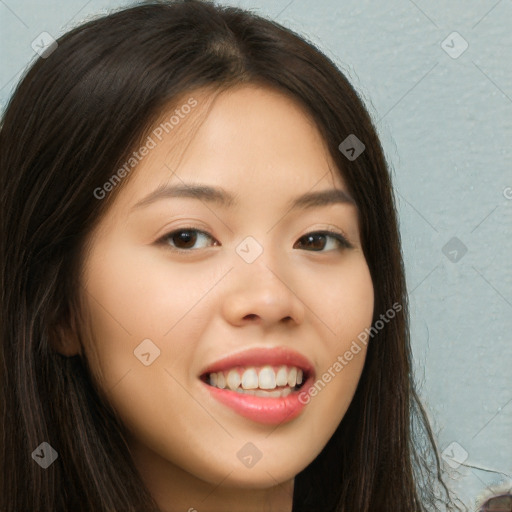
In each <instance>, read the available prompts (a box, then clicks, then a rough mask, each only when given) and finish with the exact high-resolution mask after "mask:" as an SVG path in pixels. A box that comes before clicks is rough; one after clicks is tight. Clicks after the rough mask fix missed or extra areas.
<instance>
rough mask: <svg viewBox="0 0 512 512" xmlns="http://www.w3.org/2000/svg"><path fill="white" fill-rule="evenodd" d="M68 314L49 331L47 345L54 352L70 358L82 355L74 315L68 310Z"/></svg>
mask: <svg viewBox="0 0 512 512" xmlns="http://www.w3.org/2000/svg"><path fill="white" fill-rule="evenodd" d="M67 313H68V314H66V315H63V316H61V317H60V319H59V320H57V321H56V322H54V323H53V326H51V327H50V329H49V343H50V345H51V347H52V348H53V350H55V352H58V353H59V354H61V355H63V356H66V357H72V356H76V355H82V344H81V342H80V331H79V329H78V325H79V323H78V321H77V318H76V316H75V314H74V313H73V312H72V311H71V310H70V309H68V312H67Z"/></svg>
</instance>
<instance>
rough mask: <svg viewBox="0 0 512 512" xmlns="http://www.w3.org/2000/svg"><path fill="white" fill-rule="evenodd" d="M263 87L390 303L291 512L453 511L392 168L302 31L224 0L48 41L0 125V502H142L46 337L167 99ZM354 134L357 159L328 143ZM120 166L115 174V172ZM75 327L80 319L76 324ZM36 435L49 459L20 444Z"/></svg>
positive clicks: (3, 506)
mask: <svg viewBox="0 0 512 512" xmlns="http://www.w3.org/2000/svg"><path fill="white" fill-rule="evenodd" d="M240 83H262V84H265V85H267V86H271V87H273V88H275V89H276V90H279V91H282V92H283V93H285V94H288V95H290V96H292V97H293V98H295V99H296V100H298V101H299V102H300V103H301V104H302V105H303V106H304V107H305V109H306V111H307V112H308V113H309V114H310V116H311V118H312V119H313V120H314V121H315V122H316V124H317V126H318V128H319V130H320V132H321V133H322V135H323V137H324V139H325V142H326V144H327V146H328V148H329V151H330V153H331V155H332V158H333V159H334V161H335V163H336V165H337V168H338V169H337V171H338V172H340V173H342V175H343V178H344V180H345V183H346V184H347V186H348V188H349V192H350V193H351V195H352V197H353V198H354V199H355V201H356V203H357V206H358V209H359V212H360V219H359V221H360V230H361V240H362V246H363V250H364V254H365V256H366V260H367V262H368V266H369V269H370V272H371V277H372V280H373V284H374V289H375V302H374V322H375V321H376V320H378V319H379V318H380V315H381V314H383V313H384V312H385V311H386V310H388V309H389V308H390V307H391V305H393V304H395V303H398V304H401V306H402V308H401V311H400V312H397V314H396V317H395V318H394V319H393V321H392V322H389V323H388V324H387V325H386V327H385V328H384V329H382V330H380V331H379V332H378V333H377V334H376V335H375V336H374V337H373V338H372V339H371V341H370V343H369V345H368V352H367V358H366V361H365V365H364V369H363V372H362V376H361V379H360V382H359V385H358V388H357V391H356V394H355V396H354V398H353V401H352V403H351V405H350V407H349V409H348V411H347V413H346V415H345V416H344V418H343V420H342V421H341V423H340V425H339V427H338V429H337V430H336V432H335V433H334V435H333V436H332V438H331V439H330V440H329V442H328V443H327V445H326V446H325V448H324V449H323V450H322V452H321V453H320V454H319V455H318V457H317V458H316V459H315V460H314V461H313V462H312V463H311V464H310V465H309V466H308V467H306V468H305V469H304V470H303V471H301V472H300V473H299V474H298V475H297V476H296V478H295V486H294V496H293V512H314V511H322V512H335V511H336V512H355V511H357V512H369V511H377V510H378V511H393V512H400V511H402V512H413V511H424V510H430V509H432V508H433V509H435V510H439V509H440V507H441V506H442V507H444V508H445V509H451V507H452V506H451V505H450V495H449V492H448V489H447V488H446V486H445V484H444V482H443V481H442V477H441V470H440V463H439V456H438V453H437V449H436V445H435V440H434V436H433V434H432V432H431V429H430V427H429V424H428V420H427V417H426V415H425V412H424V409H423V408H422V406H421V403H420V401H419V399H418V396H417V394H416V391H415V388H414V383H413V376H412V369H411V352H410V346H409V326H408V308H407V294H406V285H405V280H404V268H403V262H402V256H401V249H400V238H399V232H398V229H397V215H396V211H395V202H394V197H393V192H392V187H391V181H390V174H389V170H388V167H387V165H386V162H385V159H384V156H383V151H382V148H381V145H380V142H379V140H378V137H377V135H376V131H375V128H374V126H373V124H372V121H371V119H370V117H369V115H368V113H367V112H366V110H365V108H364V107H363V104H362V101H361V99H360V98H359V96H358V94H357V93H356V91H355V90H354V88H353V87H352V86H351V85H350V83H349V82H348V81H347V79H346V78H345V76H344V75H343V74H342V73H341V72H340V70H339V69H337V68H336V66H335V65H334V64H333V63H332V62H331V61H330V60H329V59H328V58H327V57H326V56H324V55H323V54H322V53H321V52H319V51H318V50H317V49H316V48H315V47H314V46H313V45H312V44H311V43H309V42H307V41H306V40H304V39H303V38H302V37H300V36H298V35H297V34H295V33H294V32H292V31H291V30H289V29H286V28H284V27H282V26H281V25H279V24H277V23H275V22H273V21H269V20H266V19H264V18H261V17H259V16H257V15H255V14H252V13H249V12H246V11H243V10H241V9H237V8H232V7H220V6H215V5H213V4H212V3H209V2H205V1H200V0H192V1H184V2H178V1H177V2H169V3H166V4H163V3H160V2H154V3H146V4H144V5H139V6H134V7H131V8H128V9H124V10H122V11H119V12H116V13H113V14H110V15H108V16H104V17H101V18H98V19H96V20H93V21H90V22H88V23H86V24H84V25H82V26H80V27H78V28H75V29H74V30H72V31H70V32H68V33H67V34H65V35H64V36H62V37H61V38H60V39H58V46H57V47H56V48H55V49H54V51H53V52H51V53H50V54H47V55H43V57H41V58H39V59H38V60H37V61H36V62H35V63H34V65H33V66H32V67H31V68H30V70H29V71H28V72H27V73H26V75H25V77H24V78H23V80H22V81H21V82H20V84H19V85H18V87H17V89H16V91H15V93H14V95H13V96H12V98H11V100H10V102H9V104H8V106H7V109H6V111H5V114H4V116H3V120H2V127H1V132H0V146H1V154H0V173H1V175H0V180H1V198H2V213H1V215H2V217H1V237H2V248H1V283H0V285H1V293H2V298H1V318H0V329H1V339H0V363H1V364H0V372H1V380H0V407H1V413H2V414H1V424H0V429H1V432H0V434H1V435H0V457H1V460H2V464H1V469H0V471H1V480H0V481H1V484H0V510H2V512H28V511H34V510H38V511H39V512H43V511H47V512H55V511H69V510H76V511H79V510H88V511H94V512H101V511H119V512H129V511H134V512H153V511H154V510H156V509H157V508H158V507H157V505H156V503H155V502H154V501H153V499H152V497H151V495H150V493H149V491H148V490H147V489H146V488H145V487H144V484H143V482H142V480H141V477H140V475H139V474H138V472H137V470H136V468H135V466H134V464H133V461H132V459H131V458H130V455H129V450H128V448H127V443H126V435H125V434H126V433H125V430H124V427H123V425H122V424H121V422H120V421H119V419H118V418H117V417H116V414H115V413H114V411H113V410H112V409H111V408H110V406H109V404H108V403H107V402H106V400H104V399H103V398H102V396H101V394H100V393H99V392H98V390H97V389H96V388H95V386H94V385H93V383H92V379H91V377H90V372H89V368H88V366H87V361H86V360H85V359H84V358H83V357H82V356H74V357H65V356H63V355H61V354H59V353H57V351H55V350H54V349H53V346H54V344H53V341H54V339H55V337H56V336H59V335H60V334H59V333H61V332H63V331H62V330H59V329H58V326H59V325H63V324H66V325H74V323H73V318H76V317H79V311H78V309H79V301H78V293H79V290H80V280H79V278H80V269H81V262H82V259H83V256H84V250H85V248H84V240H85V239H86V236H87V235H88V233H90V232H91V229H92V228H93V227H94V226H95V225H96V223H97V222H98V221H99V219H100V218H101V216H102V215H103V214H104V213H105V211H106V208H107V207H108V206H109V204H110V203H111V201H112V200H113V198H114V197H115V195H116V194H117V193H118V192H119V190H120V188H121V187H117V188H116V190H114V191H112V192H111V193H110V194H109V195H108V197H107V198H105V200H102V201H99V200H97V199H96V198H95V197H94V195H93V191H94V190H96V189H98V187H102V186H103V184H104V183H105V182H106V181H107V180H108V179H109V178H110V177H111V176H112V174H113V172H114V170H116V169H118V167H119V166H120V165H121V164H122V162H124V161H126V159H127V155H129V154H130V152H131V151H132V150H133V148H134V147H136V146H137V144H138V143H139V141H140V140H141V137H142V135H143V134H144V133H146V130H147V129H148V127H150V126H151V124H152V123H153V122H154V121H155V119H157V117H158V115H159V114H160V113H161V112H162V109H163V108H164V106H166V105H169V104H170V102H171V103H172V101H173V100H174V99H176V98H177V97H178V96H180V95H183V94H184V93H186V92H187V91H192V90H194V89H197V88H201V87H207V88H210V89H211V90H212V91H217V92H218V91H222V90H226V89H227V88H229V87H231V86H233V85H236V84H240ZM350 134H355V135H356V136H357V138H358V139H360V140H361V141H363V143H364V144H365V146H366V149H365V151H364V152H363V153H362V154H361V155H360V156H359V157H358V158H356V159H355V160H349V159H347V158H346V156H345V155H343V154H342V153H341V151H340V150H339V149H338V146H339V144H340V143H341V142H342V141H343V140H344V139H346V137H347V136H349V135H350ZM127 179H129V178H125V181H126V180H127ZM77 336H79V329H78V328H77ZM42 442H48V443H49V445H51V446H52V447H53V448H54V449H55V450H56V452H57V453H58V458H57V460H55V462H54V463H53V464H52V465H51V466H50V467H48V468H47V469H43V468H41V467H40V466H39V465H38V464H36V463H35V462H34V460H32V457H31V454H32V452H33V451H34V450H35V449H36V448H38V447H39V446H40V445H41V443H42Z"/></svg>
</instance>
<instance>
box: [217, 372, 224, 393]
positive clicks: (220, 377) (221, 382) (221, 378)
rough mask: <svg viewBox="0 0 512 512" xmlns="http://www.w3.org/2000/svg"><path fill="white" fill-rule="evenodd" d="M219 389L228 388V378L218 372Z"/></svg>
mask: <svg viewBox="0 0 512 512" xmlns="http://www.w3.org/2000/svg"><path fill="white" fill-rule="evenodd" d="M217 387H218V388H221V389H224V388H225V387H226V378H225V377H224V374H223V373H222V372H217Z"/></svg>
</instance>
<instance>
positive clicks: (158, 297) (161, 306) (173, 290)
mask: <svg viewBox="0 0 512 512" xmlns="http://www.w3.org/2000/svg"><path fill="white" fill-rule="evenodd" d="M101 249H103V250H101ZM101 255H104V256H101ZM192 267H193V266H192V265H189V266H185V265H184V266H182V267H180V268H176V265H175V264H174V265H172V264H170V263H169V261H168V259H167V258H165V255H164V254H162V257H158V258H155V257H154V253H152V252H151V251H148V250H147V248H137V247H135V248H134V247H130V249H129V250H128V248H126V250H123V249H122V246H121V245H120V244H115V243H112V244H110V245H109V247H106V248H101V247H99V248H98V250H97V251H96V253H95V254H93V255H91V257H90V259H89V262H88V267H87V269H86V273H85V278H86V279H85V286H84V288H85V291H86V293H85V297H86V304H87V307H88V311H89V317H90V324H91V326H90V330H91V338H92V339H91V340H90V341H89V354H88V358H89V359H91V362H92V364H91V366H92V368H93V369H95V370H97V371H96V373H97V374H98V375H99V376H101V379H102V380H103V387H105V388H107V389H109V388H111V387H112V386H114V385H115V384H116V383H117V382H119V380H120V379H121V378H122V377H123V376H124V375H125V374H126V373H127V372H128V371H129V370H131V369H134V368H139V367H140V366H143V367H144V364H143V362H141V357H140V356H141V355H142V354H146V353H147V352H150V355H149V356H145V359H146V362H148V361H147V360H148V359H149V360H150V361H153V360H155V362H156V361H158V363H159V364H160V365H161V366H162V367H166V368H171V367H172V366H173V365H174V364H175V363H176V361H177V360H182V361H183V363H184V364H185V365H188V367H190V365H191V361H192V357H193V353H194V349H195V340H197V339H199V333H201V332H202V326H203V325H204V324H206V323H207V321H208V314H207V312H205V311H204V310H201V312H202V314H201V315H198V314H197V311H198V310H200V309H201V299H202V298H204V296H205V295H206V294H207V293H208V291H209V290H210V289H211V288H212V287H213V286H214V284H215V282H216V281H218V277H217V273H216V272H215V271H214V272H202V271H198V269H197V268H194V269H193V268H192ZM198 306H199V307H198ZM192 317H193V319H194V321H193V322H191V321H190V319H191V318H192ZM184 330H185V331H184ZM178 333H179V336H177V334H178ZM145 340H146V341H145ZM147 340H151V341H150V342H148V341H147ZM170 341H172V343H170ZM187 358H188V359H187ZM142 359H144V358H142Z"/></svg>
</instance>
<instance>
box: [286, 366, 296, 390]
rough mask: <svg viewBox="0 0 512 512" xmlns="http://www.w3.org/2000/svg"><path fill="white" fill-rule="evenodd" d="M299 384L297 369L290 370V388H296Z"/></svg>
mask: <svg viewBox="0 0 512 512" xmlns="http://www.w3.org/2000/svg"><path fill="white" fill-rule="evenodd" d="M296 384H297V368H295V367H293V368H290V371H289V372H288V386H290V387H291V388H293V387H295V385H296Z"/></svg>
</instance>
